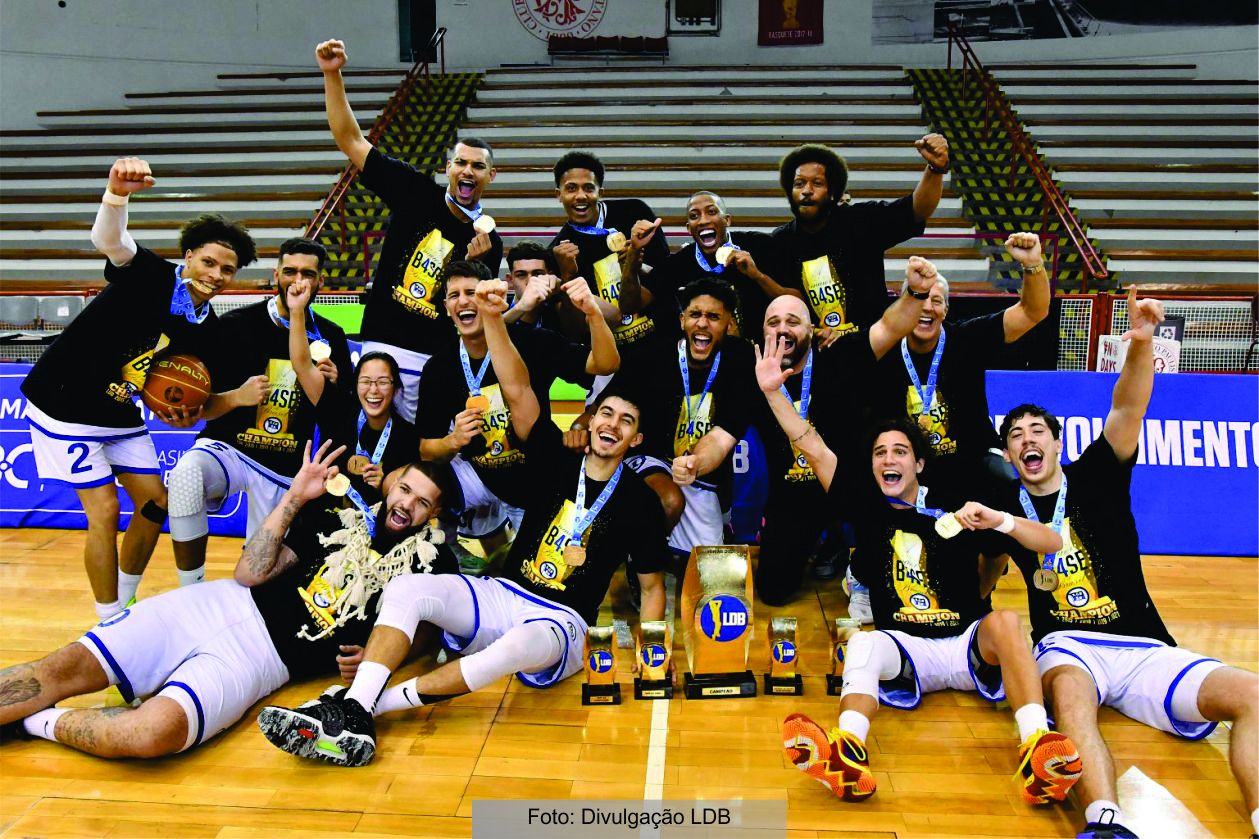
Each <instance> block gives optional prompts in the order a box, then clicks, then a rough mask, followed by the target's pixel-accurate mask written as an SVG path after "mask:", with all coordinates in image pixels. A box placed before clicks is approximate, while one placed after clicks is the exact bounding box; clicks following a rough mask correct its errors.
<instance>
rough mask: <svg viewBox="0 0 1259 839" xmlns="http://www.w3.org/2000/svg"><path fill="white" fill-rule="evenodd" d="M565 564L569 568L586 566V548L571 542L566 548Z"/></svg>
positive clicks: (564, 554)
mask: <svg viewBox="0 0 1259 839" xmlns="http://www.w3.org/2000/svg"><path fill="white" fill-rule="evenodd" d="M563 557H564V564H565V565H567V566H568V567H569V568H580V567H581V566H582V565H585V564H586V548H585V546H583V545H579V544H577V543H576V542H569V543H568V544H567V545H565V546H564V553H563Z"/></svg>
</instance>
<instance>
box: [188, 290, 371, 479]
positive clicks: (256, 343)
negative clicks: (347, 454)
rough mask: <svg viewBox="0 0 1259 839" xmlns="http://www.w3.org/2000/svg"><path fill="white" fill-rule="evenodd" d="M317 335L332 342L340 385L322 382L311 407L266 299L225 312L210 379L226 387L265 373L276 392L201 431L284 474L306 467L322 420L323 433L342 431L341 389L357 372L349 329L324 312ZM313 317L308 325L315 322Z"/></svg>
mask: <svg viewBox="0 0 1259 839" xmlns="http://www.w3.org/2000/svg"><path fill="white" fill-rule="evenodd" d="M314 321H315V325H316V326H318V327H319V335H320V337H322V338H323V340H324V341H325V342H326V343H327V344H328V345H329V346H330V347H331V348H332V363H333V364H335V365H336V367H337V385H333V384H332V383H331V382H324V389H323V393H322V394H321V395H320V397H319V404H318V405H312V404H311V403H310V400H309V399H307V398H306V393H305V392H304V391H303V390H302V386H301V385H300V384H299V383H298V381H297V373H295V372H294V371H293V363H292V362H291V361H290V360H289V331H288V329H287V328H285V327H283V326H280V325H279V324H277V323H276V322H275V321H274V320H272V319H271V315H270V313H269V312H268V311H267V301H265V300H262V301H259V302H257V303H254V304H252V305H249V306H243V307H241V308H239V309H234V310H232V311H230V312H228V313H227V314H225V315H223V317H221V318H219V326H218V330H217V334H216V336H215V337H216V351H215V353H214V355H213V356H211V362H210V364H209V365H208V366H209V368H210V377H211V379H213V380H214V381H216V382H224V383H225V386H226V387H229V388H235V387H239V386H240V385H241V384H242V383H243V382H244V381H245V380H246V379H248V378H249V377H250V376H260V375H265V376H266V377H267V378H268V379H269V380H270V386H271V391H270V394H269V395H268V396H267V398H266V399H264V400H263V401H262V402H261V403H260V404H258V405H250V406H246V407H243V408H237V409H235V410H233V411H228V412H227V413H226V414H224V415H223V416H221V417H219V418H218V419H213V420H210V421H209V422H207V423H206V425H205V429H204V430H203V431H202V432H201V433H200V434H199V435H197V436H198V437H204V438H207V439H210V440H218V441H220V442H223V443H227V444H228V445H229V446H232V447H233V448H235V449H236V450H237V451H239V452H240V453H241V454H244V455H247V456H248V457H250V458H251V459H253V460H254V461H256V462H257V463H259V464H260V465H262V466H265V467H266V468H268V469H270V470H272V471H273V472H276V473H277V474H280V475H285V476H292V475H296V474H297V471H298V470H299V469H301V468H302V458H303V456H304V455H303V452H304V449H305V446H306V441H307V440H312V439H313V437H312V434H313V432H314V430H315V427H316V425H318V426H319V428H320V434H321V435H322V437H321V439H327V438H328V437H329V436H331V437H333V438H336V437H337V436H344V434H343V432H342V431H341V427H340V426H341V414H342V411H343V410H344V405H345V401H346V396H345V394H344V393H343V389H344V388H346V387H347V384H346V383H347V382H350V381H351V380H352V379H353V377H354V365H353V364H351V363H350V349H349V347H348V345H347V344H346V340H345V331H344V330H342V329H341V327H339V326H337V325H336V324H335V323H333V322H332V321H330V320H328V319H327V318H325V317H323V316H322V315H318V314H316V315H314ZM309 325H310V324H309V322H308V323H307V326H309Z"/></svg>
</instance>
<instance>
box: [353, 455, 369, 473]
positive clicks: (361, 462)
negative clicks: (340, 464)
mask: <svg viewBox="0 0 1259 839" xmlns="http://www.w3.org/2000/svg"><path fill="white" fill-rule="evenodd" d="M371 462H372V461H371V459H370V458H368V457H366V456H365V455H361V454H356V455H354V457H352V458H350V462H349V464H348V465H347V468H348V469H349V470H350V474H351V475H362V474H363V472H364V471H365V470H366V469H367V465H368V464H369V463H371Z"/></svg>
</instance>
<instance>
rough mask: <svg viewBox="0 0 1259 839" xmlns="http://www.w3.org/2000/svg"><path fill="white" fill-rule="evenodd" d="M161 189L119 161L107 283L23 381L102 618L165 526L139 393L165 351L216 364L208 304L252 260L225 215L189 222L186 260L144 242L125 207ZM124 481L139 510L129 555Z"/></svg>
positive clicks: (239, 401) (49, 473)
mask: <svg viewBox="0 0 1259 839" xmlns="http://www.w3.org/2000/svg"><path fill="white" fill-rule="evenodd" d="M154 183H156V180H155V179H154V178H153V175H152V171H151V170H150V168H149V164H148V163H146V162H145V161H143V160H140V159H139V158H134V157H129V158H122V159H120V160H118V161H117V162H115V163H114V165H113V166H112V167H111V168H110V170H109V186H108V188H107V189H106V191H105V195H104V197H103V198H102V199H101V206H100V209H99V210H98V211H97V215H96V223H95V224H94V225H93V226H92V243H93V244H94V245H95V246H96V247H97V249H98V250H100V251H101V252H102V253H103V254H105V255H106V256H107V257H108V258H109V261H108V262H107V263H106V265H105V280H106V282H107V283H108V285H107V286H106V287H105V288H104V289H103V290H102V291H101V293H100V294H98V295H96V297H94V298H92V302H91V303H89V304H88V306H87V308H85V309H84V310H83V313H82V314H80V315H79V316H78V317H76V318H75V319H74V321H73V322H72V323H70V325H69V326H67V327H66V329H65V331H64V332H62V333H61V335H60V336H58V338H57V340H56V341H54V342H53V344H52V345H51V346H50V347H48V349H47V350H45V352H44V354H43V355H42V356H40V359H39V361H38V362H36V364H35V367H34V369H32V370H31V372H30V375H28V376H27V377H26V380H25V381H24V382H22V393H24V394H25V395H26V397H27V399H28V400H29V402H28V405H27V410H26V418H27V420H28V421H29V422H30V426H31V444H32V446H33V448H34V454H35V465H36V468H37V469H38V471H39V477H40V479H41V480H43V481H45V482H49V483H61V484H67V485H69V486H72V487H74V490H75V493H76V494H77V495H78V497H79V501H80V503H81V504H82V505H83V512H84V513H85V514H86V516H87V544H86V548H85V551H84V564H85V565H86V566H87V576H88V581H89V582H90V583H91V586H92V596H93V597H94V598H95V600H96V613H97V615H98V616H99V617H100V618H102V619H104V618H108V617H110V616H111V615H114V614H116V613H117V612H119V611H121V610H122V608H123V607H124V605H125V604H126V602H127V601H128V600H129V599H130V598H131V594H133V593H134V591H135V589H134V588H132V589H131V590H130V591H129V592H128V591H126V590H125V586H126V583H125V580H124V578H129V577H131V576H134V575H138V573H139V570H140V569H142V568H143V567H144V563H146V562H147V561H148V558H149V556H150V555H151V554H152V553H153V547H154V546H155V545H156V544H157V537H158V534H159V533H160V532H161V529H162V524H163V522H165V521H166V488H165V487H164V486H163V485H162V476H161V469H160V468H159V466H158V462H157V452H156V450H155V449H154V447H153V441H152V439H151V438H150V437H149V432H148V431H147V430H146V429H145V427H144V422H143V419H142V417H141V414H140V412H139V411H138V410H137V409H136V406H135V403H134V402H133V401H132V397H133V396H134V395H135V394H136V393H137V392H138V391H139V390H140V389H141V388H142V387H143V386H144V381H145V377H146V374H147V371H148V369H149V366H150V365H151V364H152V362H153V359H154V357H155V356H156V355H158V354H165V353H168V352H182V351H187V352H190V353H191V354H192V355H194V356H198V357H199V358H202V359H205V358H206V357H207V355H206V354H207V352H208V351H209V350H210V349H211V348H212V346H213V342H212V340H211V338H210V333H211V332H212V330H213V328H214V326H215V323H216V319H215V316H214V313H213V312H212V311H211V310H210V299H211V298H212V297H214V295H216V294H218V293H219V292H220V291H221V290H222V289H223V288H224V286H226V285H227V284H228V283H229V282H231V279H232V277H233V276H235V274H236V270H237V269H238V268H242V267H244V266H246V265H248V264H249V263H250V262H252V261H253V259H254V254H255V248H254V241H253V239H251V238H250V236H249V232H248V231H247V230H246V229H245V228H244V227H243V226H241V225H240V224H239V223H237V222H231V221H228V220H227V219H224V218H223V217H222V216H216V215H205V216H200V217H198V218H195V219H193V220H192V221H190V222H188V223H187V224H186V225H184V227H183V229H182V230H181V231H180V237H179V248H180V250H181V251H182V252H183V261H182V262H181V263H180V264H178V265H177V264H175V263H173V262H168V261H166V260H165V259H162V258H161V257H159V256H157V255H156V254H155V253H153V251H151V250H149V249H148V248H145V247H142V246H140V245H137V244H136V243H135V240H133V239H132V238H131V235H130V234H129V233H127V200H128V198H130V196H131V195H133V194H135V193H137V192H141V191H142V190H145V189H148V188H149V187H151V186H152V185H153V184H154ZM245 378H247V377H241V378H240V379H236V380H235V381H238V382H239V381H242V380H243V379H245ZM217 381H218V382H219V383H224V382H227V381H231V379H227V378H220V379H218V380H217ZM262 397H263V391H262V389H261V387H260V385H259V383H258V382H256V381H252V380H251V381H246V382H245V384H244V385H242V386H241V387H240V388H238V389H236V390H233V391H228V392H226V393H222V394H211V396H210V397H209V399H208V400H207V401H206V403H205V404H204V405H203V406H202V407H201V409H200V410H199V411H193V412H192V413H191V414H190V413H188V412H187V411H185V410H184V409H182V408H181V409H180V410H179V411H178V412H172V413H170V414H166V415H162V414H158V417H159V418H160V419H161V420H162V421H163V422H166V423H167V424H169V425H173V426H175V427H177V428H186V427H188V426H190V425H192V424H193V423H195V422H196V421H197V420H198V419H210V418H212V417H215V416H218V415H221V414H222V413H224V412H225V411H228V410H231V409H232V408H234V407H237V406H243V405H256V404H258V402H259V401H260V400H261V399H262ZM115 479H116V480H117V481H118V482H119V483H121V484H122V488H123V490H124V491H125V492H126V493H127V495H128V496H129V497H130V498H131V502H132V505H133V507H134V509H135V511H136V512H135V514H133V515H132V516H131V521H130V523H128V525H127V532H126V534H125V535H124V536H123V540H122V552H121V555H120V554H119V551H118V516H119V509H118V493H117V491H116V490H115V488H114V481H115Z"/></svg>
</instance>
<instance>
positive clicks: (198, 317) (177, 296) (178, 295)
mask: <svg viewBox="0 0 1259 839" xmlns="http://www.w3.org/2000/svg"><path fill="white" fill-rule="evenodd" d="M182 274H183V268H181V267H180V266H178V265H176V266H175V289H174V291H172V292H171V297H170V313H171V314H172V315H176V316H182V317H183V318H184V319H185V320H187V321H188V322H189V323H203V322H204V321H205V319H206V318H208V317H209V316H210V301H209V300H207V301H205V302H204V303H202V304H201V305H200V306H197V305H196V304H195V303H193V302H192V292H190V291H188V282H189V281H188V280H185V279H184V278H183V276H182Z"/></svg>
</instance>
